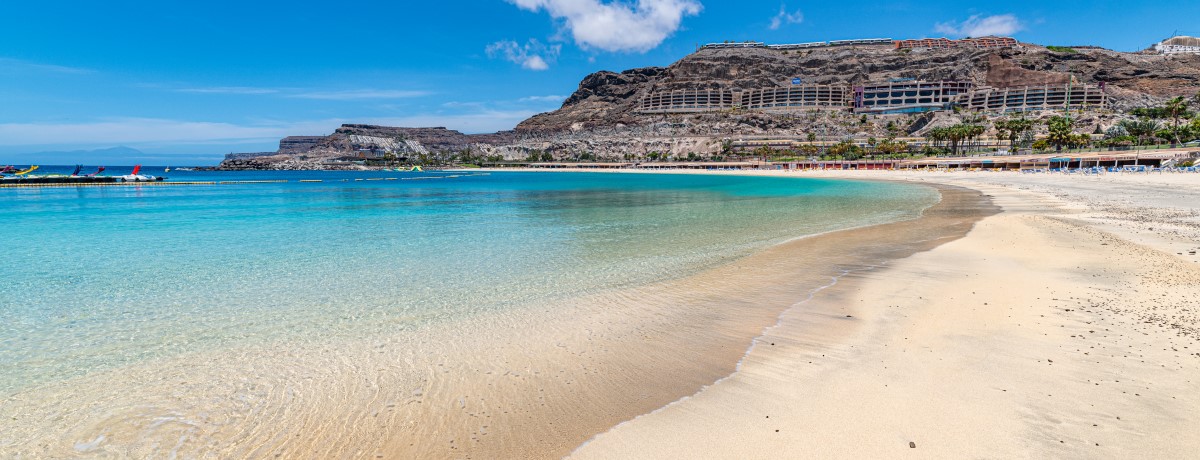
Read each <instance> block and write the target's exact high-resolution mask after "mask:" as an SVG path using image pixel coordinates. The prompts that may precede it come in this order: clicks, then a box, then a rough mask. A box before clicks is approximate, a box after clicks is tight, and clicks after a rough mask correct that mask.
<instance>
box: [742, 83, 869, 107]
mask: <svg viewBox="0 0 1200 460" xmlns="http://www.w3.org/2000/svg"><path fill="white" fill-rule="evenodd" d="M740 100H741V107H742V108H744V109H747V110H762V111H775V112H780V111H782V112H788V111H797V110H811V109H845V108H846V107H847V106H849V104H850V92H849V87H847V86H846V85H816V84H812V85H791V86H786V87H779V88H766V89H754V90H749V91H744V92H742V94H741V98H740Z"/></svg>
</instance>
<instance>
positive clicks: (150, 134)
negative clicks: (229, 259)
mask: <svg viewBox="0 0 1200 460" xmlns="http://www.w3.org/2000/svg"><path fill="white" fill-rule="evenodd" d="M288 131H289V127H288V126H284V125H277V126H238V125H234V124H230V123H214V122H202V121H178V120H164V119H156V118H115V119H107V120H100V121H93V122H83V123H0V139H4V143H5V145H10V146H13V145H39V144H45V143H46V142H47V141H52V142H55V143H60V144H101V145H111V144H125V143H138V142H180V143H184V142H204V141H213V140H228V139H262V138H274V137H282V136H281V135H286V133H287V132H288Z"/></svg>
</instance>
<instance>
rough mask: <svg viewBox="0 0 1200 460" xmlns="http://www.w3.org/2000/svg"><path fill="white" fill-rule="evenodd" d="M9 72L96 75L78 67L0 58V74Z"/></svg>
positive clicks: (92, 71) (89, 70)
mask: <svg viewBox="0 0 1200 460" xmlns="http://www.w3.org/2000/svg"><path fill="white" fill-rule="evenodd" d="M9 72H37V73H61V74H75V75H80V74H90V73H96V71H94V70H91V69H84V68H80V67H67V66H62V65H54V64H39V63H36V62H29V61H22V60H20V59H12V58H0V73H9Z"/></svg>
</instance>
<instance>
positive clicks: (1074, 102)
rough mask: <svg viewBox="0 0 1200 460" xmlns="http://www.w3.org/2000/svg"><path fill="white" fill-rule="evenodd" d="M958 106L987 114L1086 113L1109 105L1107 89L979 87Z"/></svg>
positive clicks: (1090, 86) (964, 97) (1089, 87)
mask: <svg viewBox="0 0 1200 460" xmlns="http://www.w3.org/2000/svg"><path fill="white" fill-rule="evenodd" d="M958 104H959V105H961V106H962V107H963V108H965V109H968V110H977V111H984V112H1029V111H1037V110H1062V109H1086V108H1098V107H1104V106H1105V105H1107V104H1108V95H1107V94H1106V93H1105V92H1104V88H1101V87H1099V86H1092V85H1083V84H1071V85H1041V86H1020V87H1012V88H991V87H980V88H975V89H973V90H971V91H970V92H967V93H964V94H963V95H962V98H961V100H960V101H958Z"/></svg>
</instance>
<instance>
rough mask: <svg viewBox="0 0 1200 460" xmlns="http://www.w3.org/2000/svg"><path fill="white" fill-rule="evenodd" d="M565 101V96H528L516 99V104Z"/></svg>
mask: <svg viewBox="0 0 1200 460" xmlns="http://www.w3.org/2000/svg"><path fill="white" fill-rule="evenodd" d="M565 100H567V97H566V96H559V95H554V94H552V95H549V96H529V97H523V98H521V99H518V102H554V103H558V102H562V101H565Z"/></svg>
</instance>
